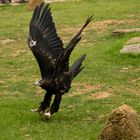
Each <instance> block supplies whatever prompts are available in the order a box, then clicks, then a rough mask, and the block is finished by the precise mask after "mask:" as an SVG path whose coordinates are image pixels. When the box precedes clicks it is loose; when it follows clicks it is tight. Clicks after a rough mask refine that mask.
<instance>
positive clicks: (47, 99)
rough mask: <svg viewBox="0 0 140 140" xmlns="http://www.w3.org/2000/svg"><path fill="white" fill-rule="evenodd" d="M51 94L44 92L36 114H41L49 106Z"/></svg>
mask: <svg viewBox="0 0 140 140" xmlns="http://www.w3.org/2000/svg"><path fill="white" fill-rule="evenodd" d="M51 98H52V94H51V93H50V92H46V94H45V97H44V100H43V101H42V102H41V105H40V107H39V108H38V112H40V113H43V112H45V110H46V108H48V107H49V106H50V102H51Z"/></svg>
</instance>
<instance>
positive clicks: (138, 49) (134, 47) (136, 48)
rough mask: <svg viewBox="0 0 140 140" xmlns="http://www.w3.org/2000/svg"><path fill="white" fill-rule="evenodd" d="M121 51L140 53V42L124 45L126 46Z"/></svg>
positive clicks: (124, 52) (133, 53) (123, 52)
mask: <svg viewBox="0 0 140 140" xmlns="http://www.w3.org/2000/svg"><path fill="white" fill-rule="evenodd" d="M120 53H122V54H132V55H138V54H140V44H130V45H124V47H123V48H122V49H121V50H120Z"/></svg>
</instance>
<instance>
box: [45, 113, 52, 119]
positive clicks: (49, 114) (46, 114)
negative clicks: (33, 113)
mask: <svg viewBox="0 0 140 140" xmlns="http://www.w3.org/2000/svg"><path fill="white" fill-rule="evenodd" d="M43 116H44V117H45V118H46V119H48V118H50V117H51V113H50V112H46V113H43Z"/></svg>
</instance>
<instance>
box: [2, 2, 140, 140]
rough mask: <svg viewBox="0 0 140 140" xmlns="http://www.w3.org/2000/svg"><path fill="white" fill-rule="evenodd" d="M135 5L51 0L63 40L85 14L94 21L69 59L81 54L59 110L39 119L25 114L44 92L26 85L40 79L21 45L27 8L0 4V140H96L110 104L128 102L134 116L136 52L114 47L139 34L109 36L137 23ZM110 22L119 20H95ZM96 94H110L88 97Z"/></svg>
mask: <svg viewBox="0 0 140 140" xmlns="http://www.w3.org/2000/svg"><path fill="white" fill-rule="evenodd" d="M139 7H140V3H139V1H138V0H129V1H128V0H113V1H112V0H106V1H103V0H86V1H84V0H83V1H80V2H65V3H54V4H51V8H52V12H53V17H54V20H55V22H56V26H57V29H58V33H59V34H60V36H61V37H62V39H63V40H64V43H65V44H66V43H67V42H68V41H69V40H70V39H71V37H72V36H73V34H74V33H75V32H77V30H78V29H79V27H80V26H81V25H82V24H83V22H84V21H85V19H86V18H87V17H88V16H90V15H91V14H93V15H94V17H95V19H94V21H93V23H91V24H90V25H89V26H88V28H87V29H86V30H85V32H84V34H83V40H82V41H81V43H79V45H78V46H77V48H76V49H75V51H74V52H73V55H72V57H71V62H73V61H74V59H75V58H77V57H79V56H80V55H81V54H83V53H87V58H86V60H85V62H84V65H85V66H86V68H85V69H84V70H83V71H82V72H81V74H80V75H79V76H78V77H77V78H76V79H75V81H74V82H73V86H72V89H71V91H70V92H69V93H68V94H66V95H65V96H64V97H63V101H62V104H61V107H60V110H59V112H58V113H56V114H55V115H54V116H52V118H51V119H50V120H49V121H44V120H42V119H41V117H40V116H39V115H38V114H36V113H35V114H34V113H31V112H30V109H31V108H34V107H36V106H37V105H38V103H39V102H40V101H41V100H42V98H43V96H44V94H43V93H44V91H42V90H41V89H39V88H37V87H34V86H33V85H32V83H34V81H36V80H38V79H39V78H40V73H39V70H38V66H37V64H36V61H35V59H34V57H33V55H32V53H31V51H30V50H29V48H28V47H27V43H26V40H27V37H28V25H29V21H30V18H31V15H32V12H31V11H28V10H27V6H26V5H24V4H21V5H18V6H11V5H1V6H0V18H1V24H0V42H1V41H2V40H7V39H10V40H12V41H11V42H9V43H6V44H1V45H0V106H1V110H0V124H1V125H0V133H1V135H0V139H1V140H7V139H9V138H10V139H11V140H15V139H17V140H19V139H25V140H39V139H40V140H42V139H48V140H55V139H58V140H59V139H61V140H65V139H68V140H77V139H78V140H84V139H87V140H96V139H97V137H98V135H99V133H100V131H101V129H102V128H103V126H104V124H105V122H106V119H107V116H108V114H109V113H110V112H111V111H112V110H113V109H115V108H116V107H118V106H120V105H122V104H124V103H125V104H128V105H130V106H132V107H133V108H134V109H135V110H137V112H138V115H139V114H140V102H139V100H140V95H139V93H140V80H139V78H140V61H139V60H140V56H132V55H122V54H120V53H119V50H120V49H121V48H122V46H123V44H124V43H125V41H127V40H128V39H129V38H131V37H135V36H139V35H140V34H139V33H137V34H129V35H125V36H122V37H113V36H111V32H112V31H113V30H114V29H117V28H133V27H139V26H140V25H139V22H140V16H139ZM111 20H115V21H116V20H117V21H124V23H120V24H117V23H114V22H113V23H111V24H109V25H107V26H103V27H101V26H97V22H100V25H102V24H101V23H102V22H103V21H111ZM129 21H132V22H129ZM95 25H96V26H95ZM103 25H104V24H103ZM95 27H96V28H95ZM64 30H66V31H64ZM79 85H80V86H79ZM97 85H98V86H97ZM91 86H93V87H95V88H91ZM80 92H81V94H80ZM78 93H79V94H78ZM83 93H84V94H83ZM97 93H101V94H103V93H108V94H109V95H110V96H109V97H107V98H99V99H96V98H93V96H92V95H93V94H97Z"/></svg>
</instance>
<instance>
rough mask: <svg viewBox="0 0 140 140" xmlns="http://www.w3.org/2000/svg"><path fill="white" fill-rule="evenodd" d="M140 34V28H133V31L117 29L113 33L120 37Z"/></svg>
mask: <svg viewBox="0 0 140 140" xmlns="http://www.w3.org/2000/svg"><path fill="white" fill-rule="evenodd" d="M138 32H140V28H132V29H117V30H114V31H113V32H112V34H113V35H116V36H120V35H124V34H129V33H138Z"/></svg>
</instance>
